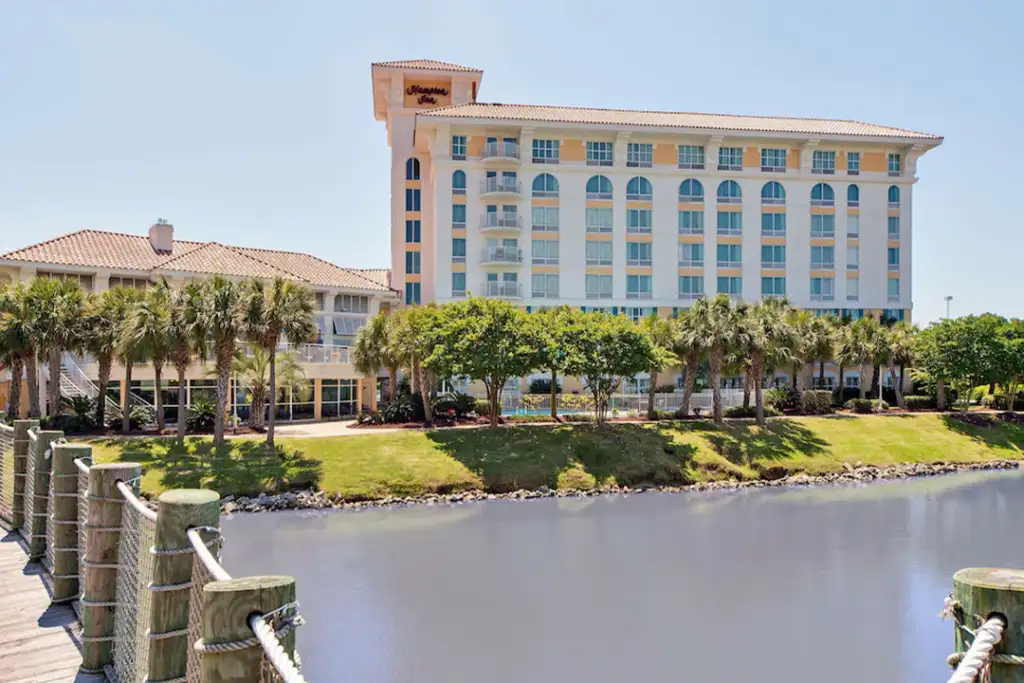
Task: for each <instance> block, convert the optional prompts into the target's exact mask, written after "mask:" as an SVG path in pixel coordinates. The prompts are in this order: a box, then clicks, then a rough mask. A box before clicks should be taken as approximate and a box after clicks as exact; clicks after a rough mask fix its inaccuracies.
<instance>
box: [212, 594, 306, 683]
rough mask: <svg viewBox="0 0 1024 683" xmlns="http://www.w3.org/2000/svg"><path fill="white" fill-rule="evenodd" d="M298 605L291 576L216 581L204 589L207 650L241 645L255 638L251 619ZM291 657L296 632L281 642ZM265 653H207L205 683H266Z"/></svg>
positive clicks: (258, 649)
mask: <svg viewBox="0 0 1024 683" xmlns="http://www.w3.org/2000/svg"><path fill="white" fill-rule="evenodd" d="M292 602H295V579H294V578H293V577H291V576H250V577H246V578H241V579H231V580H230V581H212V582H210V583H208V584H206V586H205V587H204V588H203V646H204V647H209V646H211V645H213V646H216V645H223V644H225V643H238V642H242V641H245V640H248V639H249V638H253V637H254V636H253V632H252V628H250V627H249V616H250V615H252V614H254V613H259V614H267V613H268V612H272V611H274V610H276V609H278V608H279V607H282V606H283V605H287V604H289V603H292ZM281 645H282V646H283V647H284V649H285V651H286V652H287V653H288V654H289V656H294V653H295V632H294V631H293V632H291V633H289V634H288V635H287V636H285V637H284V638H283V639H282V640H281ZM262 662H263V649H262V648H261V647H260V646H259V645H255V646H253V647H247V648H244V649H239V650H229V651H227V652H210V651H204V652H203V655H202V667H201V668H202V672H203V677H202V680H203V683H240V682H241V681H259V680H262V678H261V675H260V667H261V666H262Z"/></svg>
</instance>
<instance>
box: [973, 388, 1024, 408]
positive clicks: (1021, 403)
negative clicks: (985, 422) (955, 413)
mask: <svg viewBox="0 0 1024 683" xmlns="http://www.w3.org/2000/svg"><path fill="white" fill-rule="evenodd" d="M981 405H983V406H984V407H986V408H993V409H995V410H1009V404H1008V398H1007V396H1006V393H1005V392H1003V391H1002V390H1001V389H1000V390H999V391H997V392H996V393H994V394H985V395H984V396H982V397H981ZM1021 408H1024V396H1022V395H1021V393H1020V392H1018V393H1017V394H1016V395H1015V396H1014V397H1013V409H1014V410H1019V409H1021Z"/></svg>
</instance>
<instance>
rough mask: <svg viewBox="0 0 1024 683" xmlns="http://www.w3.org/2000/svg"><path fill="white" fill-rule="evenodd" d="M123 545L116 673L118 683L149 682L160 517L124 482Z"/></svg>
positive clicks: (116, 618) (121, 487)
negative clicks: (153, 552) (155, 545)
mask: <svg viewBox="0 0 1024 683" xmlns="http://www.w3.org/2000/svg"><path fill="white" fill-rule="evenodd" d="M116 488H117V491H118V492H119V493H120V494H121V495H122V496H123V497H124V501H125V504H124V505H123V506H122V512H121V543H120V547H119V548H118V555H117V598H116V601H117V607H116V609H115V611H114V662H113V670H114V672H115V673H116V675H117V679H116V680H118V681H122V682H123V683H129V682H134V681H145V680H146V678H147V676H148V672H149V637H148V632H149V621H150V606H151V604H152V597H153V596H152V593H151V589H152V583H153V556H152V555H151V554H150V552H149V550H150V548H152V547H153V540H154V538H155V535H156V513H155V512H153V511H152V510H150V509H149V508H148V507H147V506H146V504H145V503H143V502H142V501H141V500H139V498H138V496H137V495H136V491H135V489H134V488H133V487H132V486H129V485H128V484H127V483H125V482H123V481H119V482H117V484H116Z"/></svg>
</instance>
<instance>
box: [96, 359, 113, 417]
mask: <svg viewBox="0 0 1024 683" xmlns="http://www.w3.org/2000/svg"><path fill="white" fill-rule="evenodd" d="M98 360H99V366H100V367H99V378H98V379H97V380H96V389H97V392H96V426H97V427H98V428H99V429H103V427H104V425H106V424H107V419H106V418H107V385H108V384H110V366H111V365H113V359H112V358H110V357H109V356H100V357H99V359H98Z"/></svg>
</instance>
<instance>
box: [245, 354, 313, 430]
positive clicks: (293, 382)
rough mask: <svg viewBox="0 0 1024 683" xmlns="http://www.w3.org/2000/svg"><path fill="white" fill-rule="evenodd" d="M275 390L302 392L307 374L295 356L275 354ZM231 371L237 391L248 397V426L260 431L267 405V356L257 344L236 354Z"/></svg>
mask: <svg viewBox="0 0 1024 683" xmlns="http://www.w3.org/2000/svg"><path fill="white" fill-rule="evenodd" d="M276 365H277V376H276V381H277V389H282V388H287V389H291V390H292V391H299V390H301V389H303V388H305V386H306V383H305V382H304V381H303V380H305V378H306V373H305V372H304V371H303V370H302V366H301V365H300V364H299V361H298V356H296V354H295V353H292V352H290V351H284V352H281V353H278V354H277V359H276ZM231 371H232V373H233V374H234V375H235V377H237V378H238V381H239V383H240V385H241V387H240V388H242V389H245V391H246V393H247V394H248V395H249V426H251V427H262V426H263V424H264V419H263V416H264V415H265V414H266V412H267V404H268V403H269V401H270V394H271V383H270V353H269V352H268V351H267V350H266V349H265V348H263V347H262V346H259V345H257V344H254V345H252V346H251V347H249V348H248V349H247V350H245V351H243V350H242V349H238V350H236V351H235V360H234V363H232V365H231Z"/></svg>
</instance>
